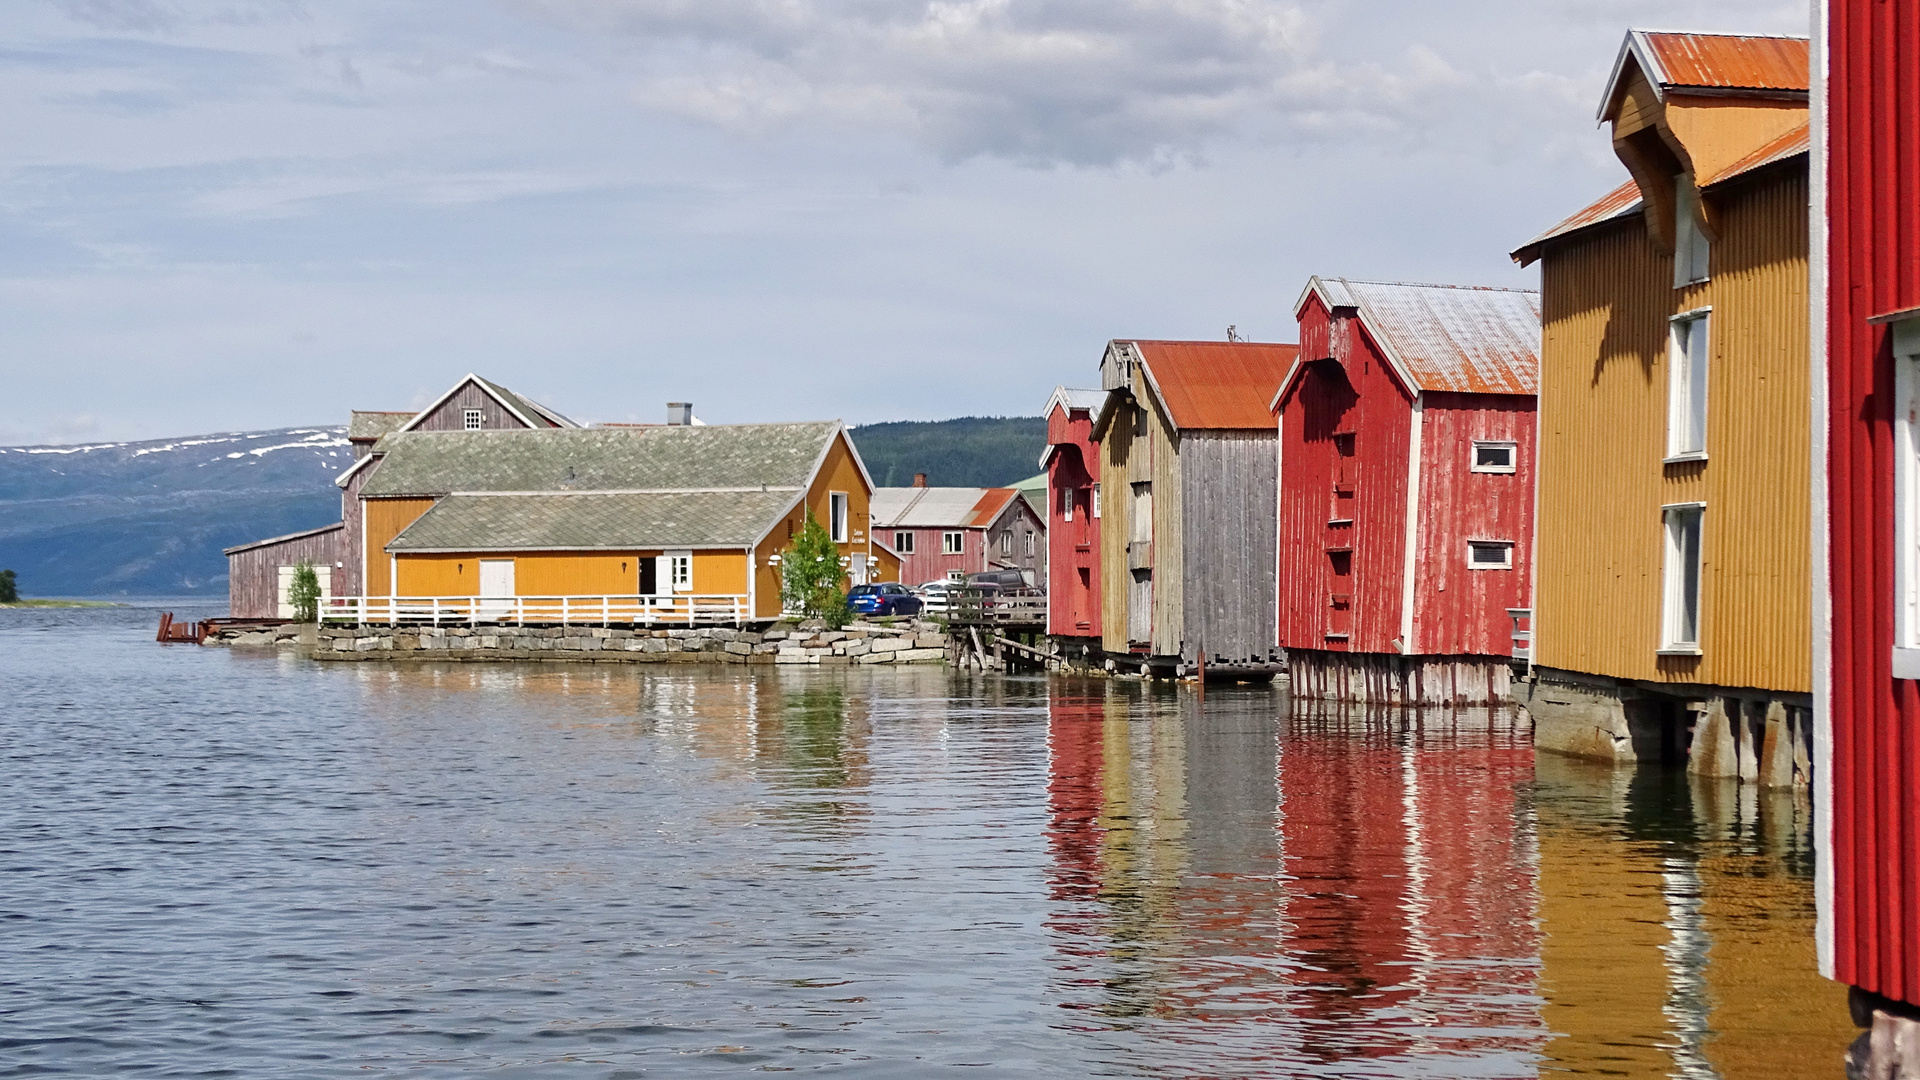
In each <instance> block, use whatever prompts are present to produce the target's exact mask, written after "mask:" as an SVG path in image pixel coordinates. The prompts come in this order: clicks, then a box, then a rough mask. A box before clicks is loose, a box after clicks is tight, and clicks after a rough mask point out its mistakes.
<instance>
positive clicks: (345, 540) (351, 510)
mask: <svg viewBox="0 0 1920 1080" xmlns="http://www.w3.org/2000/svg"><path fill="white" fill-rule="evenodd" d="M379 467H380V463H379V462H377V461H376V462H374V463H373V464H371V465H369V466H367V467H366V468H364V469H361V470H360V471H359V472H357V473H354V474H353V475H352V476H351V477H348V478H347V486H346V487H345V488H343V489H342V490H341V492H340V523H341V524H342V525H343V526H345V528H344V529H342V530H341V534H340V546H341V555H340V562H341V564H342V565H341V566H339V567H338V568H336V569H335V570H334V572H333V594H334V595H335V596H364V595H366V582H365V581H364V580H362V578H363V576H364V575H363V574H362V570H363V569H364V565H365V560H364V558H363V557H362V554H361V551H360V540H361V537H362V529H361V527H362V525H363V524H364V523H365V519H366V515H365V513H364V511H363V507H362V505H361V502H360V489H361V488H362V487H363V486H365V485H366V482H367V476H368V474H370V473H372V472H373V470H375V469H377V468H379Z"/></svg>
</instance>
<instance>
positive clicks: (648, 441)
mask: <svg viewBox="0 0 1920 1080" xmlns="http://www.w3.org/2000/svg"><path fill="white" fill-rule="evenodd" d="M839 430H840V425H839V424H838V423H836V422H834V421H822V422H816V423H801V424H715V425H710V426H706V427H646V428H540V429H535V430H531V431H524V430H515V431H408V432H401V433H398V434H394V435H389V436H387V437H386V438H384V439H382V440H380V442H379V444H378V445H377V446H376V447H375V449H376V450H379V451H381V452H384V453H385V454H386V458H385V459H384V460H383V461H381V462H380V464H379V465H378V466H377V467H375V469H374V470H373V475H371V476H369V477H368V478H367V482H366V486H365V487H364V488H362V489H361V490H362V494H363V495H366V496H372V497H380V496H396V495H445V494H448V493H450V492H456V491H460V492H499V491H535V492H561V491H662V490H711V489H716V488H734V489H758V488H762V487H767V488H787V489H788V490H789V491H792V490H796V489H799V488H801V487H804V486H806V484H807V482H808V481H809V480H810V479H811V478H812V473H813V466H814V463H815V462H817V461H819V460H820V459H821V457H822V456H823V455H824V454H825V453H826V450H827V446H828V443H829V441H830V440H831V439H832V438H833V437H834V435H835V434H836V433H837V432H838V431H839Z"/></svg>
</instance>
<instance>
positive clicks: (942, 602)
mask: <svg viewBox="0 0 1920 1080" xmlns="http://www.w3.org/2000/svg"><path fill="white" fill-rule="evenodd" d="M959 587H960V583H959V582H957V581H949V580H947V579H946V578H941V579H940V580H939V581H929V582H927V583H926V584H925V585H921V586H918V587H916V588H915V589H914V590H913V591H914V592H916V593H918V594H919V595H920V599H921V600H923V601H925V604H923V605H922V606H921V608H920V612H921V614H923V615H945V614H946V613H947V610H948V604H947V593H948V592H949V591H950V590H953V589H956V588H959Z"/></svg>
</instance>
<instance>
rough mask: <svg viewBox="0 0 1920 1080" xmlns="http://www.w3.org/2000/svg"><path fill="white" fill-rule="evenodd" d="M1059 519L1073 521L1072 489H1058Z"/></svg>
mask: <svg viewBox="0 0 1920 1080" xmlns="http://www.w3.org/2000/svg"><path fill="white" fill-rule="evenodd" d="M1060 518H1061V520H1063V521H1072V520H1073V489H1072V488H1061V489H1060Z"/></svg>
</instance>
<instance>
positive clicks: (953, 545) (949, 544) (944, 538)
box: [940, 532, 967, 555]
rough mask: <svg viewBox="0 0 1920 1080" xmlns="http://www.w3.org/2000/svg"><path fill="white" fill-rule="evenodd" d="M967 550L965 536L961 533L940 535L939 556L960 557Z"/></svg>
mask: <svg viewBox="0 0 1920 1080" xmlns="http://www.w3.org/2000/svg"><path fill="white" fill-rule="evenodd" d="M966 550H967V534H966V533H963V532H943V533H941V534H940V554H942V555H961V554H965V553H966Z"/></svg>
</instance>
